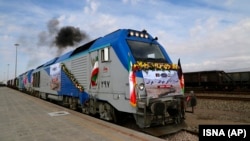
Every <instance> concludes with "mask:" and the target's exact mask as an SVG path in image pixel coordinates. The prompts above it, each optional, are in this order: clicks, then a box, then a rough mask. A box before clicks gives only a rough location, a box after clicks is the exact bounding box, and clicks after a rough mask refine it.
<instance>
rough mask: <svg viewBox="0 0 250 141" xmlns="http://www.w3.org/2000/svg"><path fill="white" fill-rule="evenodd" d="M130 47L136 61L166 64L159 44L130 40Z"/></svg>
mask: <svg viewBox="0 0 250 141" xmlns="http://www.w3.org/2000/svg"><path fill="white" fill-rule="evenodd" d="M127 42H128V45H129V47H130V49H131V52H132V54H133V56H134V58H135V60H136V61H152V62H165V61H166V59H165V57H164V56H163V54H162V52H161V50H160V47H159V46H158V45H157V44H151V43H145V42H138V41H131V40H128V41H127Z"/></svg>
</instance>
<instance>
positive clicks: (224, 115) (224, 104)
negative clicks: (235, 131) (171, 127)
mask: <svg viewBox="0 0 250 141" xmlns="http://www.w3.org/2000/svg"><path fill="white" fill-rule="evenodd" d="M187 110H188V111H191V110H192V109H191V108H188V109H187ZM186 123H187V125H188V127H187V129H188V130H191V131H196V132H198V130H199V129H198V126H199V125H200V124H220V125H221V124H250V102H247V101H225V100H212V99H198V100H197V106H196V107H195V108H194V113H186ZM166 140H167V141H198V140H199V139H198V137H197V136H195V135H193V134H190V133H188V132H180V133H177V134H175V135H173V136H170V137H168V138H166Z"/></svg>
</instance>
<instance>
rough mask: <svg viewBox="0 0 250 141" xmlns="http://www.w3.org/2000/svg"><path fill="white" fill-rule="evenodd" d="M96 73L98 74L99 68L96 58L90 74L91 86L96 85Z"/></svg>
mask: <svg viewBox="0 0 250 141" xmlns="http://www.w3.org/2000/svg"><path fill="white" fill-rule="evenodd" d="M98 73H99V66H98V59H97V58H96V61H95V64H94V67H93V69H92V72H91V86H96V85H97V83H96V81H97V77H98Z"/></svg>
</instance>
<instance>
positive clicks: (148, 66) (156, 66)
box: [132, 61, 179, 71]
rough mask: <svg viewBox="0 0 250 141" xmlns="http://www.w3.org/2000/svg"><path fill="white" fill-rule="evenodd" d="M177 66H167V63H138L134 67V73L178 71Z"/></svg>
mask: <svg viewBox="0 0 250 141" xmlns="http://www.w3.org/2000/svg"><path fill="white" fill-rule="evenodd" d="M178 68H179V67H178V65H177V64H167V63H153V62H142V61H137V62H136V63H135V64H133V66H132V70H133V71H139V70H178Z"/></svg>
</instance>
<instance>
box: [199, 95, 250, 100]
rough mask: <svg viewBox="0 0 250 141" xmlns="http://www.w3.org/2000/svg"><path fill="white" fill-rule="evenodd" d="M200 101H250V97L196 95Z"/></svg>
mask: <svg viewBox="0 0 250 141" xmlns="http://www.w3.org/2000/svg"><path fill="white" fill-rule="evenodd" d="M195 96H196V97H197V98H198V99H218V100H237V101H250V96H245V95H225V94H223V95H221V94H220V95H215V94H213V95H211V94H210V95H208V94H206V95H204V94H195Z"/></svg>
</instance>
